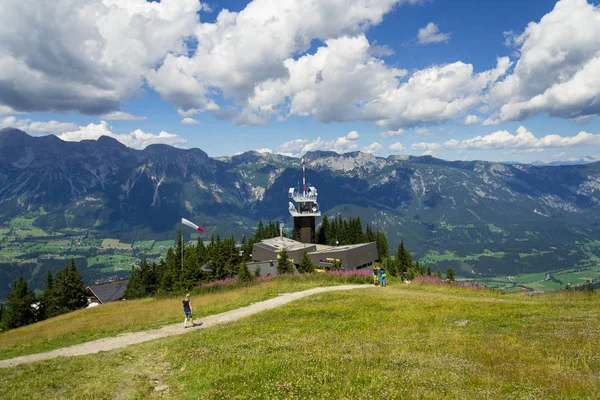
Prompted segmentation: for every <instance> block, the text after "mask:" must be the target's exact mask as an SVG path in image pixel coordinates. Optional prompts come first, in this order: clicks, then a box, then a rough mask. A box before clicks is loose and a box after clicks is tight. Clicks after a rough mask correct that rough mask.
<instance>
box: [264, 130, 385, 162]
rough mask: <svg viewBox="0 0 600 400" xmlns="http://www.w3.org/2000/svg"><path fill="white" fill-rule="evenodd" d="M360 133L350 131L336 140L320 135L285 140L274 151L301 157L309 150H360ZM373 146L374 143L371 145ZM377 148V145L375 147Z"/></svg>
mask: <svg viewBox="0 0 600 400" xmlns="http://www.w3.org/2000/svg"><path fill="white" fill-rule="evenodd" d="M359 138H360V135H359V134H358V132H356V131H351V132H348V134H347V135H346V136H341V137H338V138H337V139H336V140H323V139H321V138H320V137H318V138H317V139H315V140H310V139H296V140H291V141H289V142H285V143H283V144H281V145H279V146H277V147H275V149H274V152H275V153H279V154H285V155H289V156H293V157H300V156H302V155H303V154H305V153H306V152H308V151H316V150H325V151H335V152H336V153H347V152H350V151H356V150H358V148H359V147H358V143H357V141H358V139H359ZM371 146H373V145H371ZM373 148H374V149H377V146H375V147H373Z"/></svg>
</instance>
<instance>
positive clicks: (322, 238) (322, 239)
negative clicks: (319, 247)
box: [316, 215, 330, 244]
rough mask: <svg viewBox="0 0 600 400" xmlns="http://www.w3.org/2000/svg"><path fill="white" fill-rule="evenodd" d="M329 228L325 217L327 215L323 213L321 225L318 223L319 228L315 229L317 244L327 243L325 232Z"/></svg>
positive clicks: (327, 219)
mask: <svg viewBox="0 0 600 400" xmlns="http://www.w3.org/2000/svg"><path fill="white" fill-rule="evenodd" d="M329 229H330V227H329V218H327V215H325V216H324V217H323V221H322V222H321V225H319V228H318V229H317V235H316V236H317V237H316V242H317V243H318V244H327V243H328V240H327V239H328V238H327V233H328V231H329Z"/></svg>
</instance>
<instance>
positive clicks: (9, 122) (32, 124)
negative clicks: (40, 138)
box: [0, 116, 78, 134]
mask: <svg viewBox="0 0 600 400" xmlns="http://www.w3.org/2000/svg"><path fill="white" fill-rule="evenodd" d="M77 127H78V126H77V124H74V123H72V122H58V121H45V122H42V121H32V120H30V119H19V118H16V117H14V116H8V117H5V118H0V128H15V129H20V130H22V131H24V132H28V133H33V134H36V133H41V134H48V133H61V132H64V131H68V130H73V129H77Z"/></svg>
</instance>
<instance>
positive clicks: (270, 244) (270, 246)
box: [255, 237, 315, 252]
mask: <svg viewBox="0 0 600 400" xmlns="http://www.w3.org/2000/svg"><path fill="white" fill-rule="evenodd" d="M255 246H260V247H263V248H265V249H267V250H270V251H276V252H280V251H281V250H283V248H284V247H285V248H286V249H287V251H295V250H301V249H304V248H308V247H315V245H314V244H308V243H302V242H297V241H295V240H293V239H289V238H286V237H275V238H271V239H265V240H262V241H260V242H259V243H256V244H255Z"/></svg>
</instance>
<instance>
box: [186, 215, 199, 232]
mask: <svg viewBox="0 0 600 400" xmlns="http://www.w3.org/2000/svg"><path fill="white" fill-rule="evenodd" d="M181 223H182V224H184V225H187V226H189V227H190V228H194V229H195V230H197V231H200V232H204V229H202V228H200V227H199V226H198V225H196V224H195V223H193V222H192V221H188V220H187V219H185V218H181Z"/></svg>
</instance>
